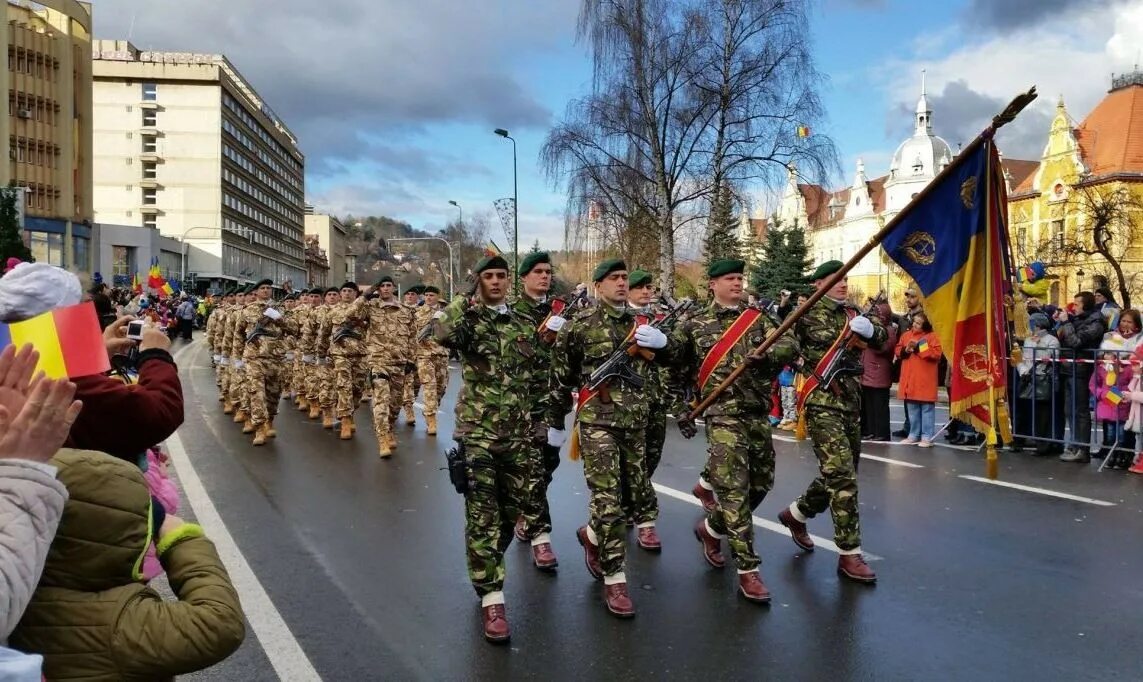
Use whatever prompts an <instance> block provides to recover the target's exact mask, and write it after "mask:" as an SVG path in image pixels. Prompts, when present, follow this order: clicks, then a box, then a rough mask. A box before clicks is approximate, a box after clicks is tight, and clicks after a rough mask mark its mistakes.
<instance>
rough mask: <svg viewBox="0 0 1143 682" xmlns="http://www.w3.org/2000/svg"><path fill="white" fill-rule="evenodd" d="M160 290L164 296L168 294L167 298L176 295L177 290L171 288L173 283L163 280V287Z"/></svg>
mask: <svg viewBox="0 0 1143 682" xmlns="http://www.w3.org/2000/svg"><path fill="white" fill-rule="evenodd" d="M160 290H161V291H162V292H163V293H164V294H166V295H167V296H170V295H171V294H173V293H175V290H174V289H173V288H171V283H170V282H168V281H166V280H163V286H162V287H160Z"/></svg>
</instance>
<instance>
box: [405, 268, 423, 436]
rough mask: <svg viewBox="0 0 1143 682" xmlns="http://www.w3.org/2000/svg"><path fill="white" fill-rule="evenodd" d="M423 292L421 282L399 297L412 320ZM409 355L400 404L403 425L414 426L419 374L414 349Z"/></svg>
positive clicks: (419, 380)
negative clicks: (403, 416) (414, 407)
mask: <svg viewBox="0 0 1143 682" xmlns="http://www.w3.org/2000/svg"><path fill="white" fill-rule="evenodd" d="M423 293H425V287H424V286H423V285H421V284H417V285H414V286H411V287H409V288H408V289H407V290H406V291H405V294H404V295H403V296H402V297H401V299H402V300H401V303H402V305H404V306H405V307H406V308H408V309H409V311H410V312H412V313H413V320H414V322H415V320H416V316H417V309H418V308H419V307H420V303H421V294H423ZM413 333H414V335H415V334H416V330H414V332H413ZM410 355H411V358H410V360H411V362H410V363H409V364H408V365H407V367H408V370H407V371H406V372H405V378H404V379H403V380H402V382H401V384H402V389H401V395H402V399H401V406H402V408H403V409H404V411H405V425H406V426H415V425H416V423H417V416H416V415H415V414H413V403H414V402H415V401H416V399H417V393H419V392H420V390H421V375H420V374H419V373H418V372H417V364H416V359H417V358H416V350H415V349H414V350H413V351H412V353H410Z"/></svg>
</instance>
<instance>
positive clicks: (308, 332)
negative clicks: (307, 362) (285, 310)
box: [294, 303, 317, 357]
mask: <svg viewBox="0 0 1143 682" xmlns="http://www.w3.org/2000/svg"><path fill="white" fill-rule="evenodd" d="M316 314H317V307H316V306H312V305H310V304H309V303H301V304H299V305H298V307H296V308H294V321H295V322H296V323H297V325H298V336H297V340H296V342H295V344H294V350H295V352H297V354H298V356H299V357H300V356H302V355H313V354H314V329H313V326H312V323H313V319H314V315H316Z"/></svg>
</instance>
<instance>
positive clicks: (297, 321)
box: [282, 304, 309, 358]
mask: <svg viewBox="0 0 1143 682" xmlns="http://www.w3.org/2000/svg"><path fill="white" fill-rule="evenodd" d="M308 307H309V306H304V305H301V304H297V305H295V306H294V307H293V308H292V309H291V310H283V311H282V314H283V315H284V316H285V318H286V320H288V321H289V326H290V333H288V334H286V337H285V339H284V343H283V344H282V345H283V346H284V347H285V349H286V353H288V354H289V355H290V357H291V358H294V357H296V356H297V355H300V353H299V352H298V341H299V339H301V336H302V322H303V321H304V319H305V316H306V314H307V312H308V310H307V309H308Z"/></svg>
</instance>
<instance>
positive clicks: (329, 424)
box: [321, 410, 333, 429]
mask: <svg viewBox="0 0 1143 682" xmlns="http://www.w3.org/2000/svg"><path fill="white" fill-rule="evenodd" d="M321 427H322V428H323V429H332V428H333V411H332V410H322V415H321Z"/></svg>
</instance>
